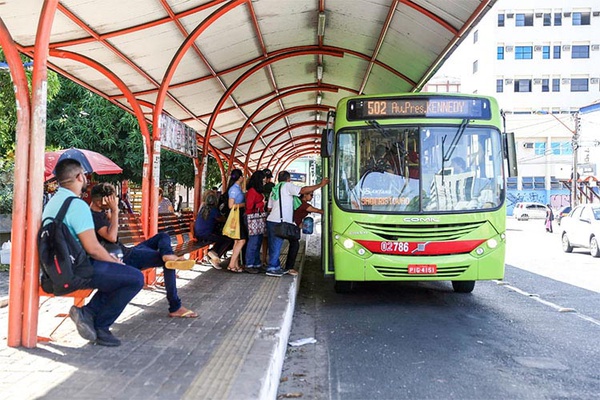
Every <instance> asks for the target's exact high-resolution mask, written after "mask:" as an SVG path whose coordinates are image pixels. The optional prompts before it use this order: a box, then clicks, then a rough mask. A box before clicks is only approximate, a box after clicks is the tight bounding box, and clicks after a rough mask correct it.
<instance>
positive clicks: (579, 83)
mask: <svg viewBox="0 0 600 400" xmlns="http://www.w3.org/2000/svg"><path fill="white" fill-rule="evenodd" d="M588 84H589V82H588V79H587V78H571V92H587V91H588Z"/></svg>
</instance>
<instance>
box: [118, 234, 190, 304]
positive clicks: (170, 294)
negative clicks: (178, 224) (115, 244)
mask: <svg viewBox="0 0 600 400" xmlns="http://www.w3.org/2000/svg"><path fill="white" fill-rule="evenodd" d="M170 254H174V253H173V248H172V247H171V238H170V237H169V235H167V234H166V233H165V232H160V233H158V234H156V235H154V236H152V237H151V238H150V239H148V240H145V241H143V242H142V243H140V244H138V245H137V246H134V247H132V248H130V249H129V251H128V252H126V254H125V257H124V258H123V261H124V262H125V264H127V265H131V266H132V267H134V268H137V269H139V270H144V269H148V268H154V267H163V276H164V278H165V291H166V292H167V301H168V302H169V312H175V311H177V310H179V309H180V308H181V299H180V298H179V296H178V295H177V276H176V271H175V270H174V269H168V268H164V266H165V262H164V261H163V259H162V257H163V256H165V255H170Z"/></svg>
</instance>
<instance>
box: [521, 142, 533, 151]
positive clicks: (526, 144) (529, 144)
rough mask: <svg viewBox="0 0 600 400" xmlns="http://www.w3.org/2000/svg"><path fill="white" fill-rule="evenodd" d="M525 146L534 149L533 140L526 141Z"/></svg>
mask: <svg viewBox="0 0 600 400" xmlns="http://www.w3.org/2000/svg"><path fill="white" fill-rule="evenodd" d="M523 148H525V149H533V143H532V142H525V143H523Z"/></svg>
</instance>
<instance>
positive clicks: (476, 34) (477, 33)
mask: <svg viewBox="0 0 600 400" xmlns="http://www.w3.org/2000/svg"><path fill="white" fill-rule="evenodd" d="M478 40H479V31H475V33H473V43H477V41H478Z"/></svg>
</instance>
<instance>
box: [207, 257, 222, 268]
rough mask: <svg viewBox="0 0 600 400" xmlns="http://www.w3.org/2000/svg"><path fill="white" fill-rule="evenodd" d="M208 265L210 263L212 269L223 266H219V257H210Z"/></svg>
mask: <svg viewBox="0 0 600 400" xmlns="http://www.w3.org/2000/svg"><path fill="white" fill-rule="evenodd" d="M210 265H212V267H213V268H214V269H223V267H221V259H220V258H219V257H211V258H210Z"/></svg>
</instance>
